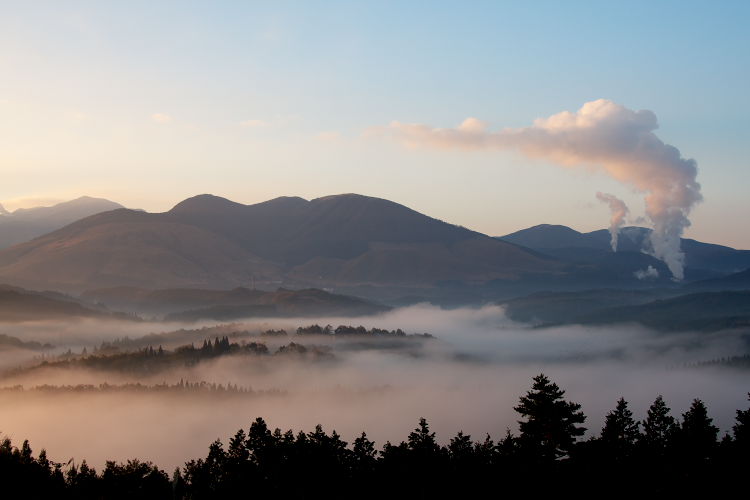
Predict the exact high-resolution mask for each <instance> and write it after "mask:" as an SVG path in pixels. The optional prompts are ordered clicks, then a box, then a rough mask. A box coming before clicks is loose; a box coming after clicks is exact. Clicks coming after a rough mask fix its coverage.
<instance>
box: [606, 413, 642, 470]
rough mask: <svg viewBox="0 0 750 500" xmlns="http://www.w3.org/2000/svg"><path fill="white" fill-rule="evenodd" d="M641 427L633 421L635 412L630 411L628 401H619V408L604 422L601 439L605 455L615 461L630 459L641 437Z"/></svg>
mask: <svg viewBox="0 0 750 500" xmlns="http://www.w3.org/2000/svg"><path fill="white" fill-rule="evenodd" d="M639 426H640V423H639V422H636V421H635V420H634V419H633V412H631V411H630V410H629V409H628V403H627V401H625V399H624V398H620V399H618V400H617V406H616V407H615V409H614V410H612V411H610V412H609V413H608V414H607V416H606V417H605V420H604V428H603V429H602V433H601V437H600V440H601V443H602V445H603V453H604V454H605V455H607V456H608V457H610V458H613V459H615V460H624V459H626V458H628V457H630V456H631V454H632V452H633V449H634V448H635V444H636V443H637V442H638V439H639V438H640V435H641V433H640V430H639Z"/></svg>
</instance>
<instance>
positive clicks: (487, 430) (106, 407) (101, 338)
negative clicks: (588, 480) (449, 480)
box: [0, 306, 750, 470]
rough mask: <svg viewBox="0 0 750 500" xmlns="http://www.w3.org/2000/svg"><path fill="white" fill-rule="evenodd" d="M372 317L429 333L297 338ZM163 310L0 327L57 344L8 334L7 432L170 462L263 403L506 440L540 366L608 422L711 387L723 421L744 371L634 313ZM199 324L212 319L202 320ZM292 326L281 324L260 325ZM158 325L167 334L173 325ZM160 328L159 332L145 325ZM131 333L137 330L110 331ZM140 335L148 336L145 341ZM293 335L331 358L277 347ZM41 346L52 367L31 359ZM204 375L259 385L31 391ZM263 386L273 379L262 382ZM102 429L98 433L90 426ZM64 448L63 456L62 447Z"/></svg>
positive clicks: (282, 414) (271, 416)
mask: <svg viewBox="0 0 750 500" xmlns="http://www.w3.org/2000/svg"><path fill="white" fill-rule="evenodd" d="M312 323H317V324H320V325H326V324H331V325H333V326H334V327H335V326H337V325H354V326H357V325H363V326H365V327H366V328H368V329H369V328H373V327H376V328H383V329H387V330H396V329H399V328H400V329H402V330H404V331H405V332H406V333H407V334H412V333H423V332H429V333H430V334H432V335H434V336H435V338H434V339H429V338H421V337H406V338H401V339H398V338H396V339H394V338H391V337H382V338H368V337H362V336H343V337H342V336H333V335H331V336H327V337H324V336H317V335H312V336H307V335H300V336H297V335H295V334H294V333H293V332H295V331H296V329H297V327H299V326H306V325H309V324H312ZM213 326H215V325H214V324H210V323H206V324H203V325H199V327H198V328H197V329H196V327H195V326H194V325H193V326H189V327H188V326H184V328H185V329H184V330H181V328H182V327H183V325H178V324H173V325H170V324H164V323H153V324H149V323H133V324H125V323H122V322H96V321H88V320H87V321H82V322H78V323H68V324H63V325H61V324H59V323H35V324H28V323H26V324H14V325H3V326H2V329H1V330H0V333H4V334H7V335H11V336H15V337H18V338H20V339H22V340H23V341H37V342H40V343H50V344H53V345H54V346H55V347H54V349H53V350H51V351H50V350H38V349H31V348H27V347H17V346H6V347H4V348H3V349H2V350H0V363H1V365H0V369H2V372H3V374H4V376H3V378H2V380H0V386H3V387H10V386H14V385H18V384H20V385H22V386H24V387H25V388H26V389H27V390H24V391H15V392H14V391H0V433H3V434H7V435H8V436H10V437H11V438H13V440H14V442H17V441H19V440H23V439H29V440H30V441H31V442H32V444H33V445H34V447H35V449H37V450H38V449H41V448H46V449H48V450H49V452H50V458H51V459H53V460H56V461H62V462H67V461H68V459H70V458H71V457H74V458H75V460H76V461H80V460H81V459H83V458H86V459H87V460H88V462H89V463H90V464H91V465H93V466H96V467H97V468H101V466H102V465H103V463H104V461H105V460H107V459H114V460H120V461H121V460H126V459H128V458H132V457H138V458H139V459H141V460H151V461H153V462H155V463H156V464H158V465H159V466H160V467H162V468H165V469H166V470H171V469H173V468H174V467H175V466H178V465H181V464H183V463H184V461H185V460H186V459H187V458H190V457H198V456H203V455H204V454H205V447H206V445H207V443H210V442H212V441H213V440H215V439H217V438H222V439H226V437H227V436H229V435H231V434H233V433H234V432H235V431H236V430H237V429H239V428H247V427H248V425H249V423H250V422H251V421H252V420H254V419H255V418H256V417H258V416H262V417H264V418H265V419H266V421H268V422H269V423H271V424H272V425H273V426H278V427H280V428H282V429H288V428H291V429H294V430H301V429H304V430H309V429H312V428H313V427H314V426H315V425H316V424H318V423H322V424H324V425H325V427H326V429H328V430H331V429H335V430H336V431H338V433H339V434H340V435H341V436H342V437H343V439H344V440H346V441H349V442H351V441H353V439H354V438H355V437H357V436H358V435H359V434H360V433H361V432H362V431H363V430H366V431H367V433H368V436H369V437H370V439H372V440H374V441H376V442H377V443H378V444H379V445H382V444H383V443H385V442H386V441H387V440H392V441H396V440H400V439H402V438H403V436H404V435H406V433H408V432H409V430H410V429H412V428H413V426H414V422H416V420H417V419H418V418H419V417H421V416H424V417H427V418H428V420H429V421H430V424H431V428H432V429H433V430H434V431H436V432H437V438H438V441H440V442H443V443H445V442H447V441H448V439H450V438H451V437H453V436H455V434H456V432H458V431H459V430H463V431H464V432H466V433H469V434H471V435H472V436H475V437H478V436H484V435H486V434H490V435H491V436H492V437H493V438H495V439H498V438H500V437H502V435H504V433H505V431H506V428H510V429H511V430H512V431H514V432H515V431H516V429H517V420H518V415H517V414H516V413H515V412H514V411H513V406H514V405H515V404H516V403H517V400H518V396H519V395H520V394H522V393H524V392H525V391H526V390H527V389H528V385H529V380H530V379H531V377H532V376H534V375H536V374H538V373H539V372H544V373H546V374H548V375H549V376H550V377H551V378H552V379H553V380H554V381H556V382H557V383H559V384H560V385H561V386H562V387H564V388H565V389H566V390H567V396H568V397H569V398H570V399H571V400H573V401H578V402H580V403H581V404H582V405H583V410H584V412H585V413H586V415H588V416H589V420H587V422H586V427H588V428H589V429H594V430H596V431H595V432H598V429H600V428H601V426H602V424H603V419H604V416H605V415H606V413H607V412H608V411H609V410H611V409H612V408H613V407H614V403H615V401H616V399H617V398H619V397H620V396H622V397H624V398H625V399H627V400H628V401H629V402H630V405H631V406H630V407H631V409H632V410H633V412H634V414H635V417H636V418H637V419H643V418H645V414H646V410H647V408H648V407H649V405H650V404H651V403H652V402H653V400H654V398H655V397H656V396H657V395H658V394H663V395H664V397H665V399H666V400H667V401H668V403H669V404H670V406H671V408H672V410H673V414H675V415H677V414H681V413H683V412H684V411H686V410H687V408H688V407H689V406H690V404H691V402H692V401H693V399H694V398H700V399H702V400H703V401H704V402H705V403H706V405H707V406H708V408H709V412H710V415H711V416H712V417H713V418H714V419H715V421H714V423H715V424H716V425H717V426H718V427H719V428H720V429H721V431H722V433H723V432H725V431H728V430H729V429H730V428H731V426H732V424H733V422H734V417H735V410H736V409H738V408H744V407H745V406H746V397H747V392H748V390H749V389H750V387H748V383H747V371H742V370H737V369H731V368H726V367H724V366H722V365H721V364H719V365H717V366H710V367H696V366H694V365H695V364H696V363H700V362H703V361H707V360H712V359H717V358H721V357H726V356H731V355H737V354H744V353H747V352H748V339H747V337H746V334H743V333H742V332H737V331H725V332H718V333H713V334H708V333H689V332H688V333H672V334H665V333H656V332H652V331H649V330H647V329H644V328H643V327H639V326H635V325H632V326H628V325H625V326H608V327H585V328H584V327H561V328H544V329H534V328H532V327H529V326H527V325H523V324H519V323H514V322H512V321H510V320H508V319H507V318H506V317H505V316H504V314H503V310H502V309H501V308H499V307H485V308H482V309H457V310H441V309H439V308H436V307H432V306H414V307H409V308H403V309H397V310H394V311H392V312H390V313H387V314H383V315H379V316H372V317H362V318H320V317H316V318H309V319H299V318H298V319H281V320H279V319H268V320H262V321H261V320H252V321H250V322H243V323H237V324H231V325H223V326H219V327H216V328H213ZM201 327H205V329H201ZM269 329H284V330H286V331H287V332H289V335H287V336H260V334H261V332H263V331H266V330H269ZM166 331H168V332H169V333H166V334H159V333H158V332H166ZM152 333H157V334H156V335H150V334H152ZM126 336H127V337H128V338H129V339H130V340H127V341H120V342H117V340H118V339H123V338H124V337H126ZM142 336H147V337H145V338H141V337H142ZM224 336H226V337H227V339H228V340H229V341H230V342H232V343H237V344H242V343H243V342H244V343H250V342H262V343H264V344H265V345H266V346H267V348H268V350H269V353H268V354H266V355H236V353H234V354H233V353H229V354H228V355H222V356H215V357H209V358H206V359H201V360H200V361H199V362H196V363H185V364H178V365H175V366H169V368H168V369H165V370H157V371H151V372H148V371H146V372H144V371H139V370H130V371H128V370H108V369H101V368H100V367H97V368H96V369H92V368H90V367H86V366H83V365H79V364H76V363H71V364H67V365H60V366H56V365H55V364H54V363H53V362H52V361H53V359H52V358H53V357H54V356H57V355H59V354H61V353H64V352H66V351H67V350H68V349H70V350H71V351H72V352H73V353H80V352H81V350H82V349H84V348H85V349H86V350H87V353H88V355H89V356H90V355H92V353H93V351H94V349H95V348H97V349H98V348H99V347H101V346H102V342H109V343H111V344H112V345H117V346H118V347H119V348H120V349H121V351H126V350H138V349H143V348H147V347H148V346H151V347H153V349H158V347H159V346H162V348H163V349H165V350H168V351H170V352H172V351H173V350H174V349H176V348H177V347H178V346H181V345H185V344H190V343H193V344H194V345H195V347H196V348H200V347H201V346H202V344H203V341H204V340H206V339H215V338H216V337H219V338H222V337H224ZM291 342H294V343H296V344H301V345H304V346H306V347H307V348H308V349H319V350H320V351H321V352H326V353H329V354H330V356H322V357H310V356H299V355H277V354H275V353H276V352H277V351H278V350H279V348H280V347H281V346H285V345H289V344H290V343H291ZM42 355H44V356H46V357H47V359H48V361H49V365H48V366H46V367H43V368H35V369H31V370H28V369H25V368H24V369H20V370H19V369H18V367H19V366H21V367H26V368H28V367H29V366H33V365H36V364H38V363H39V361H40V359H39V357H40V356H42ZM180 380H185V381H190V382H198V381H206V382H208V383H216V384H223V385H227V384H231V385H237V386H240V387H243V388H251V389H252V390H253V391H255V392H253V393H250V394H246V395H243V397H228V398H214V397H206V395H205V394H204V395H191V394H188V393H170V392H169V391H148V390H143V391H78V392H76V391H52V392H49V391H48V392H44V391H34V390H28V389H29V388H32V387H34V386H39V385H44V384H49V385H56V386H59V385H76V384H93V385H97V386H98V385H99V384H102V383H108V384H133V383H141V384H147V385H148V384H150V385H153V384H163V383H166V384H177V383H179V381H180ZM266 391H269V392H266ZM94 437H95V438H94ZM61 453H64V454H66V455H65V456H62V455H58V454H61Z"/></svg>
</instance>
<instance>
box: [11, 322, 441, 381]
mask: <svg viewBox="0 0 750 500" xmlns="http://www.w3.org/2000/svg"><path fill="white" fill-rule="evenodd" d="M231 336H232V337H234V338H242V337H252V338H253V340H252V341H250V342H248V341H245V340H242V341H240V342H232V341H230V336H229V335H223V336H222V337H218V336H216V337H214V339H213V340H212V339H210V338H206V339H203V343H202V345H200V347H196V345H195V343H190V344H185V345H181V346H179V347H177V348H175V349H174V350H168V349H164V348H163V347H162V346H161V345H157V346H156V347H154V346H153V345H149V346H147V347H143V348H138V349H132V348H129V346H131V345H133V342H132V341H129V340H127V339H126V340H122V341H114V342H103V343H102V344H101V345H100V346H99V347H95V348H94V349H93V351H92V352H88V351H87V350H86V348H84V349H83V350H82V351H81V352H80V353H74V352H73V351H71V350H70V349H69V350H68V351H66V352H63V353H61V354H58V355H42V356H39V357H37V358H36V359H37V360H38V363H37V364H35V365H32V366H26V367H20V368H16V369H13V370H10V371H9V372H8V373H6V374H5V375H6V376H7V375H19V374H24V373H28V372H30V371H33V370H36V369H40V368H88V369H97V370H108V371H118V372H123V373H138V374H152V373H158V372H161V371H165V370H168V369H171V368H178V367H184V366H193V365H196V364H198V363H201V362H203V361H207V360H210V359H215V358H219V357H222V356H230V355H246V356H248V355H249V356H269V355H273V356H285V355H286V356H289V355H291V356H296V357H297V358H302V359H306V360H310V361H325V360H332V359H334V354H333V353H332V352H331V351H332V350H331V348H330V347H329V346H325V345H322V346H321V345H304V344H302V343H300V342H301V341H303V340H308V339H313V340H314V339H315V338H318V337H319V336H327V337H330V338H334V339H335V338H340V339H347V340H351V339H362V340H365V339H373V340H379V341H380V342H381V343H382V342H383V341H385V340H389V339H390V340H393V341H396V342H400V341H402V340H403V341H405V342H410V341H419V340H429V339H433V338H434V337H433V336H432V335H430V334H429V333H421V334H408V335H407V334H406V333H405V332H404V331H403V330H401V329H400V328H399V329H397V330H386V329H382V328H371V329H369V330H368V329H366V328H365V327H363V326H358V327H354V326H347V325H340V326H338V327H336V328H335V329H334V328H333V327H331V326H330V325H327V326H324V327H323V326H320V325H317V324H315V325H309V326H305V327H299V328H297V330H296V333H293V334H292V337H293V338H295V339H296V340H297V342H295V341H291V342H289V343H288V344H285V345H281V346H278V347H277V348H276V349H275V350H273V351H271V350H270V349H269V348H268V346H266V344H265V342H263V340H264V339H269V338H275V339H286V338H288V337H289V336H290V335H289V334H288V333H287V332H286V331H285V330H266V331H264V332H261V333H260V334H255V335H253V334H251V333H250V332H246V331H244V332H232V335H231ZM148 338H149V339H150V340H157V339H158V337H156V338H153V336H149V337H148ZM256 340H257V341H256ZM403 345H404V346H405V345H407V344H403ZM370 346H371V347H373V348H376V347H377V344H370ZM383 346H385V347H388V348H393V347H396V346H394V345H393V344H392V343H388V344H387V345H386V344H383ZM360 347H362V346H360Z"/></svg>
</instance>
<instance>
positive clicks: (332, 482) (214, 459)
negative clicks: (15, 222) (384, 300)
mask: <svg viewBox="0 0 750 500" xmlns="http://www.w3.org/2000/svg"><path fill="white" fill-rule="evenodd" d="M564 395H565V391H563V390H561V389H560V388H559V387H558V386H557V385H556V384H554V383H553V382H551V381H550V379H549V378H548V377H546V376H545V375H539V376H537V377H534V380H533V385H532V388H531V390H530V391H529V392H528V393H526V394H525V395H524V396H522V397H521V398H520V400H519V404H518V406H517V407H516V408H515V409H516V411H517V412H518V413H519V415H520V416H521V420H520V421H519V429H520V434H519V435H518V436H517V437H516V436H513V435H512V434H511V433H510V431H507V432H506V435H505V436H504V437H503V438H502V439H501V440H500V441H498V442H495V441H493V440H492V439H491V438H490V437H489V436H486V437H485V438H484V439H480V440H477V441H474V440H472V438H471V436H469V435H466V434H464V433H463V432H459V433H458V434H457V435H456V436H455V437H454V438H452V439H451V440H450V441H449V443H448V444H447V445H446V446H443V445H441V444H440V443H439V442H438V441H437V439H436V436H435V433H434V432H432V431H431V429H430V426H429V424H428V422H427V420H425V419H424V418H422V419H420V420H419V424H418V426H417V427H416V428H415V429H414V430H413V431H412V432H411V433H410V434H409V435H408V437H407V439H406V440H405V441H402V442H400V443H397V444H394V443H390V442H388V443H386V444H385V445H384V446H383V448H382V449H381V450H380V451H377V448H376V446H375V443H374V442H372V441H371V440H369V439H368V438H367V435H366V434H365V433H362V435H361V436H359V437H357V438H356V439H355V440H354V442H353V443H352V445H351V446H349V445H348V443H346V442H345V441H343V440H342V439H341V437H340V436H339V435H338V434H337V433H336V432H335V431H333V432H332V433H330V434H328V433H327V432H325V431H324V429H323V427H322V426H320V425H318V426H316V427H315V429H314V430H312V431H310V432H308V433H305V432H299V433H297V434H295V433H293V432H292V431H291V430H290V431H286V432H282V431H281V430H280V429H275V430H271V429H270V428H269V427H268V425H267V424H266V422H265V421H264V420H263V419H262V418H257V419H256V420H255V421H254V422H252V424H251V425H250V427H249V429H248V431H247V432H245V431H244V430H242V429H240V430H239V431H237V433H236V434H235V435H234V436H233V437H232V438H231V439H230V440H229V442H228V445H227V446H226V447H225V446H224V444H223V443H222V442H221V441H218V440H217V441H215V442H214V443H212V444H211V445H210V446H209V449H208V454H207V456H206V457H205V458H200V459H197V460H191V461H189V462H187V463H186V464H185V466H184V467H183V468H181V469H177V470H175V471H174V474H173V475H172V477H171V479H170V478H169V477H168V476H167V474H166V473H165V472H164V471H162V470H160V469H159V468H158V467H157V466H155V465H154V464H152V463H149V462H141V461H139V460H130V461H128V462H126V463H124V464H117V463H115V462H107V463H106V465H105V468H104V470H103V471H101V472H97V471H96V470H94V469H93V468H91V467H89V466H88V464H87V463H86V462H85V461H83V462H81V464H80V465H75V464H74V463H72V462H70V463H67V464H58V463H53V462H51V461H50V460H49V459H48V458H47V455H46V453H45V452H44V450H42V451H41V452H40V453H39V455H38V456H37V457H36V458H34V456H33V453H32V450H31V447H30V446H29V443H28V442H24V443H23V444H22V445H21V447H20V448H18V447H14V446H13V445H12V443H11V441H10V440H9V439H5V440H4V441H2V442H0V485H2V490H1V491H2V497H3V498H6V497H7V498H80V499H101V498H108V499H109V498H114V499H119V498H123V499H124V498H144V499H157V498H159V499H162V498H164V499H169V498H174V499H196V500H198V499H214V498H352V497H357V498H444V497H455V498H470V497H478V496H479V495H482V494H484V493H485V492H488V491H492V492H494V493H493V495H492V497H495V496H497V494H498V493H502V494H503V496H508V497H509V498H513V497H520V496H524V497H529V498H533V497H539V496H545V495H555V496H573V495H575V496H578V497H582V498H600V497H603V496H606V497H614V498H625V497H630V496H635V495H638V496H641V497H642V496H647V497H651V496H657V495H659V496H667V497H669V496H674V495H676V494H685V495H687V494H691V495H695V494H696V493H702V494H704V495H706V496H710V497H718V496H722V495H728V494H730V493H733V492H735V491H740V490H739V488H741V487H744V485H743V484H741V482H742V481H744V477H745V476H744V474H745V473H746V470H747V467H748V466H750V443H748V440H749V438H750V436H749V435H748V432H749V431H748V424H750V409H748V410H738V411H737V418H736V425H735V426H734V427H733V435H732V436H730V435H726V436H725V437H724V438H723V439H722V440H721V442H718V441H717V438H718V429H717V427H716V426H714V425H713V422H712V419H711V418H710V417H709V415H708V410H707V408H706V406H705V404H704V403H703V402H702V401H700V400H698V399H696V400H694V401H693V403H692V405H691V406H690V408H689V409H688V410H687V411H686V412H685V413H683V414H682V418H681V420H680V421H677V420H676V419H675V418H674V417H672V416H671V415H670V409H669V407H668V406H667V404H666V402H665V401H664V399H663V398H662V397H661V396H659V397H657V398H656V400H655V401H654V403H653V404H652V405H651V407H650V408H649V410H648V413H647V417H646V419H645V420H644V421H643V422H637V421H635V420H634V418H633V414H632V412H631V411H630V409H629V408H628V403H627V402H626V401H625V400H624V399H622V398H620V399H619V400H618V401H617V403H616V406H615V408H614V409H613V410H612V411H610V412H609V413H608V414H607V416H606V418H605V423H604V427H603V429H602V430H601V433H600V434H599V436H597V437H592V438H590V439H587V440H581V436H582V434H583V432H584V428H583V427H581V426H580V424H582V423H583V422H584V421H585V418H586V417H585V416H584V414H583V413H582V412H581V407H580V405H579V404H577V403H573V402H569V401H566V400H565V399H564ZM748 396H749V397H750V395H748ZM744 494H746V492H744Z"/></svg>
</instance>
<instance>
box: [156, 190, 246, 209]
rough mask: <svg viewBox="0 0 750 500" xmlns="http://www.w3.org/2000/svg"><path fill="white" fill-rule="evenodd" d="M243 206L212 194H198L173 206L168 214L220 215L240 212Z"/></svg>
mask: <svg viewBox="0 0 750 500" xmlns="http://www.w3.org/2000/svg"><path fill="white" fill-rule="evenodd" d="M244 206H245V205H242V204H240V203H235V202H233V201H230V200H227V199H226V198H222V197H220V196H214V195H212V194H199V195H197V196H193V197H192V198H188V199H186V200H183V201H181V202H180V203H178V204H177V205H175V206H174V207H173V208H172V210H170V211H169V212H168V213H170V214H195V213H206V214H220V213H222V212H224V211H228V210H240V209H242V208H243V207H244Z"/></svg>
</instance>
